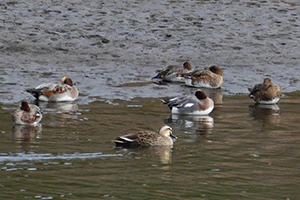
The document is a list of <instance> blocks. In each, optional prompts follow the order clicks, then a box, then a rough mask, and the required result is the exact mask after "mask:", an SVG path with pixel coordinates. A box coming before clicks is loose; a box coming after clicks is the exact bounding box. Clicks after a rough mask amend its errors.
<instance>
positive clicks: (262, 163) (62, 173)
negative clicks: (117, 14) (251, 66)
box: [0, 93, 300, 199]
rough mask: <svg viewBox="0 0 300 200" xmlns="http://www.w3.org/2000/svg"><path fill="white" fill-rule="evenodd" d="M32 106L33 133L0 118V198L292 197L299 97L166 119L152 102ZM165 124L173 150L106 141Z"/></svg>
mask: <svg viewBox="0 0 300 200" xmlns="http://www.w3.org/2000/svg"><path fill="white" fill-rule="evenodd" d="M16 106H17V105H16ZM16 106H15V107H16ZM40 106H41V107H42V108H43V110H44V118H43V120H42V125H41V126H40V127H36V128H32V127H25V128H24V127H19V126H13V123H12V120H11V113H12V112H13V110H14V108H15V107H14V106H5V105H3V106H2V108H1V110H0V119H1V127H0V131H1V132H0V137H1V142H2V144H1V146H0V153H1V154H0V191H1V192H0V199H299V198H300V195H299V184H300V176H299V175H300V156H299V155H300V154H299V152H300V151H299V150H300V146H299V142H300V131H299V121H300V112H299V111H300V109H299V108H300V95H299V93H296V94H290V95H288V96H287V97H286V98H284V99H282V100H281V101H280V103H279V104H278V106H277V107H276V106H275V107H262V106H257V105H254V102H252V100H251V99H249V98H248V97H246V96H229V97H228V96H224V97H223V104H218V105H216V108H215V110H214V111H213V112H212V113H211V114H210V117H206V118H192V117H176V116H173V118H170V111H169V110H168V108H167V107H166V106H164V105H162V104H161V102H160V100H159V99H134V100H132V101H129V102H127V101H113V102H112V103H111V102H101V101H98V102H94V103H91V104H89V105H76V104H42V105H40ZM165 123H167V124H169V125H170V126H172V128H173V129H174V133H175V134H176V136H178V137H179V139H178V141H177V142H176V143H175V144H174V149H170V148H148V149H129V150H127V149H115V148H114V145H113V143H112V142H111V140H112V139H114V138H116V137H117V136H118V135H122V134H125V133H129V132H131V131H137V130H157V129H158V128H159V127H160V126H161V125H163V124H165Z"/></svg>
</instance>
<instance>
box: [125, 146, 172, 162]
mask: <svg viewBox="0 0 300 200" xmlns="http://www.w3.org/2000/svg"><path fill="white" fill-rule="evenodd" d="M172 152H173V147H172V146H151V147H137V148H122V149H121V153H126V154H137V155H140V156H142V157H145V158H147V160H151V161H154V162H155V161H157V159H158V161H159V162H160V163H161V164H170V163H171V162H172Z"/></svg>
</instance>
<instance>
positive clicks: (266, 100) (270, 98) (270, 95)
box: [248, 78, 282, 104]
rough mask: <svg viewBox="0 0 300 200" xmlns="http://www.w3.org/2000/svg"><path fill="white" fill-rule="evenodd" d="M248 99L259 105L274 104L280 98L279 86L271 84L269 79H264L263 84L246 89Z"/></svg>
mask: <svg viewBox="0 0 300 200" xmlns="http://www.w3.org/2000/svg"><path fill="white" fill-rule="evenodd" d="M248 90H249V92H250V94H249V97H250V98H251V99H253V100H254V101H255V102H257V103H260V104H276V103H277V102H278V101H279V100H280V97H281V94H282V93H281V89H280V86H278V85H275V84H273V83H272V80H271V79H270V78H265V79H264V81H263V83H261V84H256V85H255V86H254V87H253V88H248Z"/></svg>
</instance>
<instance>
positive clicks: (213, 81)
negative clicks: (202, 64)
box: [185, 65, 223, 88]
mask: <svg viewBox="0 0 300 200" xmlns="http://www.w3.org/2000/svg"><path fill="white" fill-rule="evenodd" d="M222 84H223V71H222V69H221V68H220V67H218V66H216V65H213V66H211V67H210V68H208V69H204V70H195V71H193V72H191V73H188V74H186V75H185V85H187V86H191V87H199V88H220V87H221V86H222Z"/></svg>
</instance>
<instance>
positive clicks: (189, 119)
mask: <svg viewBox="0 0 300 200" xmlns="http://www.w3.org/2000/svg"><path fill="white" fill-rule="evenodd" d="M167 122H168V123H172V124H174V125H175V126H177V127H182V128H184V129H190V128H191V129H195V130H196V133H197V134H200V135H206V134H210V133H211V131H212V130H213V127H214V118H212V117H211V116H209V115H204V116H197V115H172V116H171V117H170V118H169V119H167Z"/></svg>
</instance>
